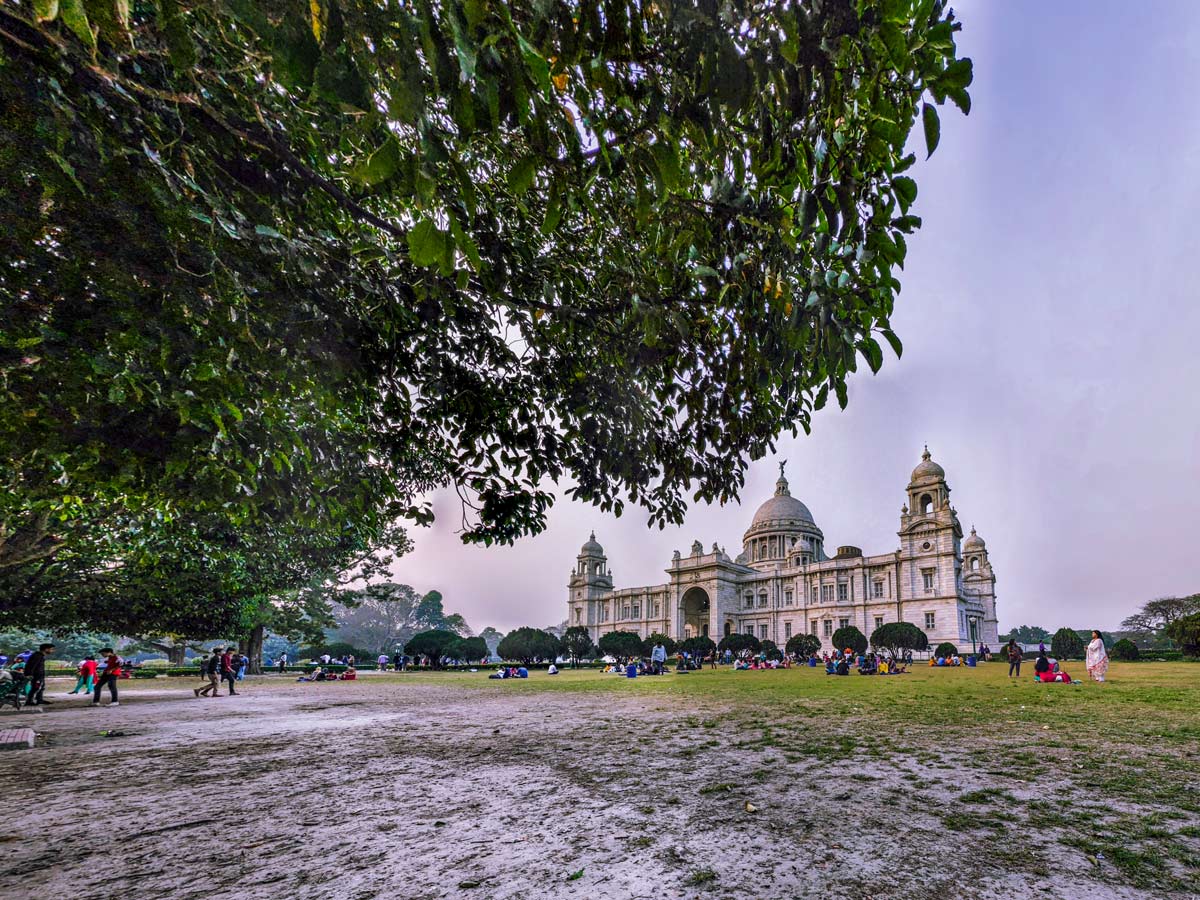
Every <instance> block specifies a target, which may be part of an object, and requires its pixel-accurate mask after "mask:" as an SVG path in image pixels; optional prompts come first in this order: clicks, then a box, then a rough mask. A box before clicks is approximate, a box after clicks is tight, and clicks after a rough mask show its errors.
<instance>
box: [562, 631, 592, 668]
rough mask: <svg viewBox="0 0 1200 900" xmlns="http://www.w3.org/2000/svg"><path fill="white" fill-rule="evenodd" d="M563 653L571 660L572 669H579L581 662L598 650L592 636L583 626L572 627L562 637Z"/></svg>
mask: <svg viewBox="0 0 1200 900" xmlns="http://www.w3.org/2000/svg"><path fill="white" fill-rule="evenodd" d="M562 648H563V653H564V654H565V655H566V656H568V657H569V658H570V660H571V666H572V667H576V668H577V667H578V666H579V661H580V660H581V659H583V658H584V657H588V656H591V655H592V653H593V652H594V651H595V649H596V645H595V644H593V643H592V636H591V634H589V633H588V630H587V629H586V628H585V627H584V626H582V625H572V626H571V627H570V628H568V629H567V630H566V632H565V633H564V634H563V637H562Z"/></svg>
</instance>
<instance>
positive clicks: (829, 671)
mask: <svg viewBox="0 0 1200 900" xmlns="http://www.w3.org/2000/svg"><path fill="white" fill-rule="evenodd" d="M825 674H826V675H836V674H837V664H836V663H835V662H834V661H833V660H832V659H830V658H829V657H825Z"/></svg>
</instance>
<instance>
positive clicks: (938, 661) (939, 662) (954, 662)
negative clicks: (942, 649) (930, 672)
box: [929, 653, 966, 666]
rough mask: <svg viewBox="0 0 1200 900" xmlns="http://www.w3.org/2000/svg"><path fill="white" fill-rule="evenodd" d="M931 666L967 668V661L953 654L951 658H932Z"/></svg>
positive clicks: (930, 660)
mask: <svg viewBox="0 0 1200 900" xmlns="http://www.w3.org/2000/svg"><path fill="white" fill-rule="evenodd" d="M929 664H930V665H931V666H965V665H966V661H965V660H964V659H963V658H962V657H961V656H959V655H958V654H957V653H952V654H951V655H950V656H938V657H930V659H929Z"/></svg>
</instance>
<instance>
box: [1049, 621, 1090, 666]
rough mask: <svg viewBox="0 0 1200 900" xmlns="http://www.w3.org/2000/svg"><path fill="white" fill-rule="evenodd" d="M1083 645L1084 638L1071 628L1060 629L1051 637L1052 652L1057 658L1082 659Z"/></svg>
mask: <svg viewBox="0 0 1200 900" xmlns="http://www.w3.org/2000/svg"><path fill="white" fill-rule="evenodd" d="M1083 647H1084V643H1083V638H1081V637H1080V636H1079V634H1078V633H1077V632H1076V631H1074V630H1072V629H1070V628H1060V629H1058V631H1056V632H1054V637H1052V638H1051V639H1050V652H1051V653H1052V654H1054V657H1055V658H1056V659H1081V658H1082V657H1083Z"/></svg>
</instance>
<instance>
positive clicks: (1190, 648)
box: [1166, 612, 1200, 656]
mask: <svg viewBox="0 0 1200 900" xmlns="http://www.w3.org/2000/svg"><path fill="white" fill-rule="evenodd" d="M1166 633H1167V637H1169V638H1170V639H1171V640H1172V641H1174V642H1175V643H1176V645H1178V647H1179V649H1180V650H1182V651H1183V654H1184V655H1185V656H1200V612H1197V613H1192V614H1191V615H1190V616H1180V617H1179V618H1177V619H1174V620H1173V621H1172V622H1171V624H1170V625H1168V626H1167V627H1166Z"/></svg>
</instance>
